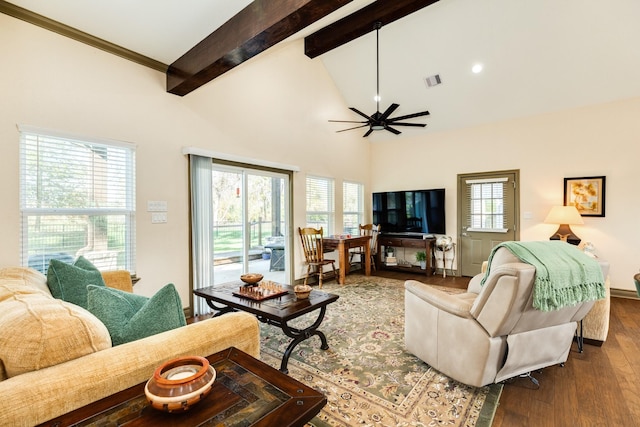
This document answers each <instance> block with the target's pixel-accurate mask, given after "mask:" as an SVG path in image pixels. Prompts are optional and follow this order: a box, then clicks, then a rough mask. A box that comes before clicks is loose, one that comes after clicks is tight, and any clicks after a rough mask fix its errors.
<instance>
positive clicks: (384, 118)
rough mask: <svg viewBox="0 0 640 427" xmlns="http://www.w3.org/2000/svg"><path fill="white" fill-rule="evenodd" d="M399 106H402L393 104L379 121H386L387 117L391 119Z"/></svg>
mask: <svg viewBox="0 0 640 427" xmlns="http://www.w3.org/2000/svg"><path fill="white" fill-rule="evenodd" d="M399 106H400V105H398V104H391V105H390V106H389V108H387V110H386V111H385V112H384V113H382V115H381V116H380V117H379V118H378V120H386V119H387V117H389V116H390V115H391V113H393V112H394V111H396V108H398V107H399Z"/></svg>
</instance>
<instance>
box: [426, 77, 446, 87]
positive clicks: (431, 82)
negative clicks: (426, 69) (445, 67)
mask: <svg viewBox="0 0 640 427" xmlns="http://www.w3.org/2000/svg"><path fill="white" fill-rule="evenodd" d="M424 81H425V83H426V84H427V87H434V86H438V85H439V84H441V83H442V80H440V74H434V75H433V76H429V77H426V78H425V79H424Z"/></svg>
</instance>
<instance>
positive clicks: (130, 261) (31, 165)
mask: <svg viewBox="0 0 640 427" xmlns="http://www.w3.org/2000/svg"><path fill="white" fill-rule="evenodd" d="M18 130H19V132H20V140H19V153H20V183H19V194H20V233H21V240H20V262H21V265H23V266H29V265H30V263H29V260H30V257H33V256H36V257H42V258H41V259H40V260H39V261H38V262H34V265H35V264H38V267H40V268H39V269H40V271H42V272H43V273H44V272H46V269H47V268H48V261H49V259H50V256H49V255H50V254H56V253H62V252H58V251H60V250H61V249H62V248H64V246H63V245H62V244H59V243H50V242H46V243H43V248H44V249H43V250H42V251H41V252H40V253H36V252H34V249H33V248H32V247H30V244H31V245H32V240H31V239H32V238H36V237H34V234H33V233H32V230H30V228H29V224H30V221H31V222H33V221H34V220H35V221H36V222H38V221H41V220H42V219H43V218H47V219H49V220H50V221H52V222H55V224H56V225H57V226H61V227H64V226H71V225H72V224H74V223H75V226H76V228H77V229H78V230H79V231H77V233H79V235H82V233H83V232H84V235H83V237H84V239H85V241H84V243H85V245H88V244H89V242H90V236H89V235H90V234H91V233H92V232H93V233H95V230H96V229H95V228H92V227H96V225H95V224H96V223H98V221H100V220H105V219H108V218H109V217H112V218H113V217H115V218H117V220H116V221H106V220H105V224H106V225H105V228H104V230H106V231H105V234H106V236H105V238H104V240H103V243H104V242H106V247H105V249H103V250H102V252H104V253H105V254H104V255H106V256H108V258H109V260H108V261H107V260H106V259H104V258H103V259H102V260H101V261H100V260H98V261H99V262H97V261H94V260H92V259H90V257H89V255H86V257H87V258H88V259H89V260H90V261H94V264H95V265H96V267H97V268H98V269H100V270H114V269H126V270H128V271H130V272H131V273H132V274H135V271H136V256H135V249H136V245H135V236H136V231H135V226H136V183H135V178H136V173H135V163H136V147H135V145H134V144H131V143H127V142H121V141H113V140H106V139H98V138H92V137H85V136H78V135H72V134H68V133H64V132H58V131H52V130H46V129H39V128H34V127H30V126H18ZM69 144H71V145H73V146H74V147H78V146H79V145H80V146H86V147H87V148H88V149H89V150H91V151H92V153H91V154H90V155H88V156H87V157H86V158H83V157H80V158H78V157H77V156H73V155H71V156H70V155H68V153H69V152H70V151H65V149H64V148H65V146H66V147H67V148H69ZM43 147H46V150H47V151H49V154H51V153H54V155H52V156H49V157H47V158H44V159H42V158H39V157H36V158H35V160H34V157H33V156H34V154H36V153H37V154H38V156H40V155H41V154H42V152H43V151H44V150H45V148H43ZM97 153H105V154H104V155H103V158H105V159H108V158H109V156H108V154H109V153H112V156H111V158H113V159H114V160H113V161H112V162H109V161H108V160H106V161H104V162H103V163H102V164H99V162H98V161H95V158H97V157H98V156H99V154H97ZM65 155H66V158H65ZM47 159H53V160H47ZM47 162H48V163H47ZM54 162H59V163H60V164H65V165H69V166H68V167H67V169H65V172H66V174H67V175H65V176H64V177H61V178H60V179H59V181H56V180H55V179H52V178H51V175H53V174H50V175H49V176H48V177H47V182H46V184H45V185H44V186H45V187H46V186H47V185H48V186H51V185H53V184H55V183H56V182H60V184H59V185H60V187H61V188H64V186H65V185H66V186H68V185H69V182H79V183H80V184H79V188H80V189H79V190H78V191H79V192H82V191H84V190H86V188H90V187H91V188H94V189H95V182H97V181H98V180H99V179H101V180H102V182H103V184H102V185H103V186H104V187H103V188H106V189H107V190H105V193H108V195H107V196H104V197H105V200H107V201H106V202H105V201H104V200H102V201H103V205H104V206H98V204H99V203H98V202H100V200H99V201H96V197H97V196H96V194H91V195H90V196H87V197H86V199H85V200H83V201H82V202H78V205H76V206H72V204H73V203H72V202H69V201H64V200H63V201H56V202H51V201H49V202H48V204H49V205H48V206H44V207H41V206H40V205H41V204H42V203H47V200H46V198H45V197H41V196H40V194H39V192H40V191H41V190H42V189H41V186H42V185H43V184H42V183H40V182H37V183H36V184H34V183H33V180H34V176H38V175H39V173H40V172H38V171H41V170H44V171H45V172H49V173H50V171H47V170H46V168H47V167H49V168H50V167H51V166H50V165H51V164H54ZM71 163H73V166H70V164H71ZM87 171H89V172H87ZM86 179H88V180H90V181H91V183H90V184H89V183H87V182H86V181H83V180H86ZM76 180H77V181H76ZM36 181H37V178H36ZM52 182H53V184H52ZM106 183H108V184H106ZM34 188H35V189H36V194H35V195H33V194H30V193H29V192H30V191H32V192H33V190H34ZM116 191H117V193H115V192H116ZM83 203H84V206H81V205H82V204H83ZM89 205H93V206H89ZM78 217H79V218H78ZM83 221H84V222H83ZM90 224H92V225H90ZM83 227H86V228H85V229H84V230H83ZM111 227H122V228H121V229H120V230H118V231H117V232H116V233H114V232H113V229H112V228H111ZM90 229H91V231H90ZM82 230H83V231H82ZM30 233H31V235H30ZM58 234H60V232H58ZM114 236H115V237H114ZM114 238H115V240H117V241H118V242H119V244H118V245H117V248H121V247H122V248H123V249H122V250H120V251H119V252H124V254H121V253H118V250H117V249H114V248H113V246H112V245H111V243H110V239H114ZM93 242H94V243H95V241H93ZM80 243H82V242H81V241H80V240H79V241H78V242H77V243H76V244H75V245H74V246H77V245H78V244H80ZM32 246H33V245H32ZM80 249H82V247H81V248H80ZM93 252H94V253H95V252H96V251H93ZM98 252H100V251H98ZM78 254H81V255H82V254H83V253H81V252H80V253H79V252H78V251H76V252H75V253H70V252H67V248H65V252H64V253H63V255H66V256H65V257H63V258H64V260H66V261H69V260H70V259H75V258H76V257H77V255H78ZM54 258H55V256H54ZM36 268H37V267H36Z"/></svg>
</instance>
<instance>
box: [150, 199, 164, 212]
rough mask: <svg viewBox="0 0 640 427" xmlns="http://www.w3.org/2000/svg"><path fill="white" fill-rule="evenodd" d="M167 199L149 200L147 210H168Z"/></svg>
mask: <svg viewBox="0 0 640 427" xmlns="http://www.w3.org/2000/svg"><path fill="white" fill-rule="evenodd" d="M166 211H167V202H166V200H149V201H147V212H166Z"/></svg>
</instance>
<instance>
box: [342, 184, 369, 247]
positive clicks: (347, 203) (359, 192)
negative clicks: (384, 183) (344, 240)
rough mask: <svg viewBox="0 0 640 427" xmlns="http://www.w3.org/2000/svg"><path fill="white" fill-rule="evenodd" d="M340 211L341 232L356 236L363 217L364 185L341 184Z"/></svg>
mask: <svg viewBox="0 0 640 427" xmlns="http://www.w3.org/2000/svg"><path fill="white" fill-rule="evenodd" d="M342 209H343V216H342V230H343V232H344V233H348V234H351V235H358V234H359V232H360V230H359V228H358V226H359V225H360V224H362V218H363V217H364V185H362V184H359V183H357V182H346V181H345V182H343V183H342Z"/></svg>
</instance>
